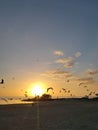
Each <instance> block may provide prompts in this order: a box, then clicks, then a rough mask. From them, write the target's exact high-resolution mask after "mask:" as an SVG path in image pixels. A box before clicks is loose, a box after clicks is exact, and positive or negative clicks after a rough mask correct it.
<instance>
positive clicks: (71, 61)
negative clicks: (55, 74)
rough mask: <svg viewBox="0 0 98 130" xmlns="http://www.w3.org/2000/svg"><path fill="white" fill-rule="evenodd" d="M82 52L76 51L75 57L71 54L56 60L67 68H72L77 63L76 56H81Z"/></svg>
mask: <svg viewBox="0 0 98 130" xmlns="http://www.w3.org/2000/svg"><path fill="white" fill-rule="evenodd" d="M80 56H81V53H80V52H77V53H75V57H74V56H73V57H72V56H70V57H65V58H64V57H63V58H59V59H57V60H56V61H55V63H59V64H63V66H64V67H65V68H72V67H73V66H74V64H75V63H76V58H78V57H80Z"/></svg>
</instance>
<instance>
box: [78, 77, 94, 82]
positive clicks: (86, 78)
mask: <svg viewBox="0 0 98 130" xmlns="http://www.w3.org/2000/svg"><path fill="white" fill-rule="evenodd" d="M78 81H81V82H83V83H94V82H95V81H94V79H93V78H92V77H85V78H79V79H78Z"/></svg>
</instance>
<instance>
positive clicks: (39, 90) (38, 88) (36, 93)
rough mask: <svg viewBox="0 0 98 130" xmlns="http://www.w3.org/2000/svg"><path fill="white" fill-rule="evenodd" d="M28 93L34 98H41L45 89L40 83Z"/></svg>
mask: <svg viewBox="0 0 98 130" xmlns="http://www.w3.org/2000/svg"><path fill="white" fill-rule="evenodd" d="M30 91H31V94H33V95H34V96H42V94H43V93H44V92H45V88H44V85H43V84H42V83H36V84H34V85H33V86H32V88H31V90H30Z"/></svg>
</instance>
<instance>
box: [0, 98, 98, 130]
mask: <svg viewBox="0 0 98 130" xmlns="http://www.w3.org/2000/svg"><path fill="white" fill-rule="evenodd" d="M0 130H98V101H67V100H66V101H63V100H61V101H60V100H59V101H46V102H39V103H35V104H34V105H32V104H21V105H2V106H0Z"/></svg>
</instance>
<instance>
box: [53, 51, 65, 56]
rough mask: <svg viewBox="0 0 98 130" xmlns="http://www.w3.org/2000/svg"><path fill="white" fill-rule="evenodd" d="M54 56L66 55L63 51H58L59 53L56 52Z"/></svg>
mask: <svg viewBox="0 0 98 130" xmlns="http://www.w3.org/2000/svg"><path fill="white" fill-rule="evenodd" d="M54 55H58V56H63V55H64V53H63V52H62V51H59V50H57V51H54Z"/></svg>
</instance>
